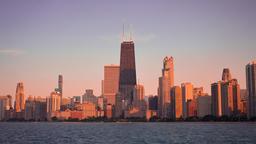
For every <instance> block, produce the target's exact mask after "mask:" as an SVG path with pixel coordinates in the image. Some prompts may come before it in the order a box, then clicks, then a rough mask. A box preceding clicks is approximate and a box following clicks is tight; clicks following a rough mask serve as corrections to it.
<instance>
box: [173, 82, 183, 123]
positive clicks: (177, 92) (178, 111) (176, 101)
mask: <svg viewBox="0 0 256 144" xmlns="http://www.w3.org/2000/svg"><path fill="white" fill-rule="evenodd" d="M170 96H171V107H172V116H171V118H173V119H177V118H182V115H183V106H182V105H183V102H184V101H185V99H183V97H182V91H181V88H180V87H179V86H174V87H172V88H171V94H170Z"/></svg>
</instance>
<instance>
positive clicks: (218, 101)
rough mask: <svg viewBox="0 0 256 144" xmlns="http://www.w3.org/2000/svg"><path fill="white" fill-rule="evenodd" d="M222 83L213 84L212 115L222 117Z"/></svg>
mask: <svg viewBox="0 0 256 144" xmlns="http://www.w3.org/2000/svg"><path fill="white" fill-rule="evenodd" d="M221 83H222V82H221V81H218V82H216V83H212V84H211V93H212V115H214V116H222V97H221Z"/></svg>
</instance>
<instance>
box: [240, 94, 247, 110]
mask: <svg viewBox="0 0 256 144" xmlns="http://www.w3.org/2000/svg"><path fill="white" fill-rule="evenodd" d="M240 99H241V113H242V114H247V103H248V94H247V90H246V89H241V90H240Z"/></svg>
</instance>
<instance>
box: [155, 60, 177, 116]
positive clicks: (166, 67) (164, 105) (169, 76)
mask: <svg viewBox="0 0 256 144" xmlns="http://www.w3.org/2000/svg"><path fill="white" fill-rule="evenodd" d="M173 85H174V66H173V57H165V58H164V60H163V69H162V77H160V78H159V87H158V96H159V99H158V116H159V117H161V118H169V117H170V116H171V106H170V103H171V97H170V91H171V88H172V87H173Z"/></svg>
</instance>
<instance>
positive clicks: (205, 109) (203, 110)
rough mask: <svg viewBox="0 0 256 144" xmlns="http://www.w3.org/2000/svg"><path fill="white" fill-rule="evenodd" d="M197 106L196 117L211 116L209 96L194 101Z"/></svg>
mask: <svg viewBox="0 0 256 144" xmlns="http://www.w3.org/2000/svg"><path fill="white" fill-rule="evenodd" d="M196 101H197V102H196V104H197V106H196V107H197V116H198V117H204V116H206V115H211V96H208V95H204V96H199V97H198V98H197V99H196Z"/></svg>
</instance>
